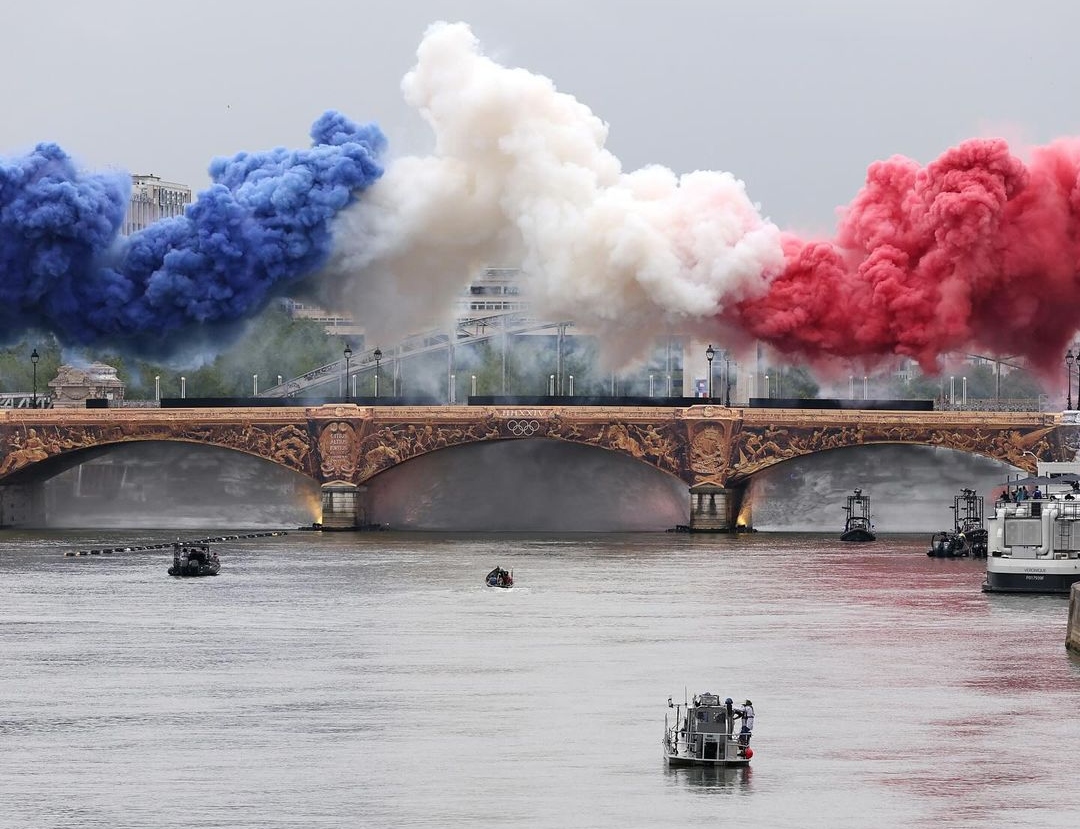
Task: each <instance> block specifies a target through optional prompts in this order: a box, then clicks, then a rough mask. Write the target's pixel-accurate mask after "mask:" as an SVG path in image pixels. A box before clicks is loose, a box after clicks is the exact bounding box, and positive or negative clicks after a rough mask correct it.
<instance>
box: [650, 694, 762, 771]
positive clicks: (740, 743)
mask: <svg viewBox="0 0 1080 829" xmlns="http://www.w3.org/2000/svg"><path fill="white" fill-rule="evenodd" d="M668 708H674V709H675V721H674V723H672V722H669V719H668V716H667V715H665V716H664V757H665V758H666V759H667V763H668V765H669V766H747V765H749V764H750V758H751V757H753V756H754V750H753V749H752V748H750V737H751V736H752V732H751V731H745V732H743V733H741V734H740V733H739V730H737V729H736V728H735V720H737V719H743V720H744V722H746V723H748V724H749V727H750V728H751V729H752V728H753V716H754V715H753V710H754V708H753V705H752V704H751V703H750V700H747V701H746V702H745V703H744V704H743V705H741V706H739V705H735V704H734V703H733V702H732V700H731V698H730V697H729V698H727V699H725V700H723V701H721V700H720V697H718V696H717V695H716V694H710V693H708V692H706V693H704V694H699V695H697V696H695V697H694V700H693V702H692V703H691V702H686V703H684V704H683V705H675V704H674V703H672V701H671V697H668ZM747 712H749V713H747ZM740 730H741V729H740Z"/></svg>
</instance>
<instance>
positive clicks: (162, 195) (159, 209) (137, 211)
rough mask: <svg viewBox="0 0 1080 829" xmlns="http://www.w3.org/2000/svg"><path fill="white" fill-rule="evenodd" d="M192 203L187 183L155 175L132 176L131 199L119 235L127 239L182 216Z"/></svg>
mask: <svg viewBox="0 0 1080 829" xmlns="http://www.w3.org/2000/svg"><path fill="white" fill-rule="evenodd" d="M189 204H191V188H190V187H188V186H187V185H186V184H175V183H174V182H171V181H162V180H161V179H160V178H158V177H157V176H132V177H131V199H130V200H129V201H128V211H127V215H126V216H125V217H124V225H123V228H122V232H123V233H124V235H125V236H129V235H131V234H132V233H135V232H136V231H138V230H142V229H143V228H146V227H149V226H150V225H152V224H153V223H154V222H156V221H158V220H159V219H168V218H170V217H171V216H182V215H183V214H184V208H186V207H187V206H188V205H189Z"/></svg>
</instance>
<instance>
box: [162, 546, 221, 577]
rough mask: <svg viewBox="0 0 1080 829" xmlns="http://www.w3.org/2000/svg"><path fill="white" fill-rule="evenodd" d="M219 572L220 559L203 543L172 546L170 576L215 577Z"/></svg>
mask: <svg viewBox="0 0 1080 829" xmlns="http://www.w3.org/2000/svg"><path fill="white" fill-rule="evenodd" d="M220 571H221V559H220V558H218V554H217V553H215V552H213V551H212V550H211V549H210V545H209V544H207V543H206V542H204V541H189V542H187V543H182V542H180V541H177V542H175V543H174V544H173V563H172V567H170V568H169V575H170V576H189V577H190V576H216V575H217V574H218V573H219V572H220Z"/></svg>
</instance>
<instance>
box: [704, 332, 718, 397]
mask: <svg viewBox="0 0 1080 829" xmlns="http://www.w3.org/2000/svg"><path fill="white" fill-rule="evenodd" d="M715 356H716V349H715V348H713V347H712V343H709V347H708V348H706V349H705V359H706V360H708V361H709V399H710V400H712V361H713V357H715Z"/></svg>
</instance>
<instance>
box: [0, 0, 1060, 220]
mask: <svg viewBox="0 0 1080 829" xmlns="http://www.w3.org/2000/svg"><path fill="white" fill-rule="evenodd" d="M438 20H448V21H459V20H460V21H464V22H466V23H468V24H470V25H471V27H472V29H473V31H474V33H475V34H476V36H477V37H478V38H479V40H480V43H481V44H482V48H483V49H484V51H485V53H486V54H488V55H489V56H491V57H493V58H494V59H496V60H498V61H499V62H500V63H503V64H504V65H507V66H518V67H521V68H524V69H526V70H528V71H529V72H532V73H535V74H542V75H546V76H548V77H550V78H551V79H552V80H553V81H554V82H555V84H556V86H557V87H558V89H559V90H560V91H562V92H566V93H569V94H571V95H573V96H575V97H576V98H577V99H578V100H580V101H581V102H582V103H584V104H586V105H587V106H588V107H590V108H591V109H592V111H593V112H594V113H595V114H596V115H598V116H599V117H600V118H601V119H603V120H604V121H606V122H607V123H608V124H609V127H610V133H609V139H608V148H609V149H610V150H611V151H612V152H614V153H615V154H616V155H617V156H619V158H620V159H621V160H622V163H623V166H624V169H626V170H632V169H636V168H638V167H641V166H643V165H646V164H654V163H655V164H662V165H664V166H667V167H670V168H672V169H673V170H675V171H676V172H678V173H683V172H689V171H692V170H695V169H708V170H728V171H730V172H732V173H734V174H735V175H736V176H737V177H739V178H741V179H742V180H744V181H745V182H746V184H747V187H748V191H749V194H750V196H751V198H752V199H753V200H754V201H756V202H758V203H759V204H760V205H761V208H762V212H763V213H764V214H765V215H766V216H768V217H770V218H772V219H773V220H774V221H776V222H777V223H778V224H780V225H781V226H782V227H784V228H786V229H790V230H794V231H798V232H800V233H809V232H818V231H821V232H826V231H829V230H831V229H832V227H833V221H834V218H833V217H834V215H835V210H836V208H837V207H838V206H839V205H842V204H845V203H847V202H848V201H849V200H850V199H851V198H852V196H854V194H855V192H856V191H857V189H858V188H859V186H860V185H861V183H862V181H863V178H864V175H865V171H866V167H867V165H868V164H869V163H870V162H872V161H874V160H875V159H881V158H887V157H888V156H890V155H893V154H897V153H899V154H903V155H907V156H910V157H912V158H914V159H916V160H918V161H920V162H923V163H925V162H928V161H930V160H932V159H933V158H935V157H936V156H937V155H938V154H939V153H940V152H941V151H943V150H945V149H946V148H947V147H949V146H951V145H952V144H955V143H957V142H958V141H961V140H963V139H964V138H968V137H974V136H988V135H1003V136H1005V137H1007V138H1009V139H1010V140H1011V141H1013V142H1016V143H1015V146H1016V147H1017V148H1018V149H1019V148H1021V147H1022V144H1023V143H1024V142H1027V143H1031V144H1041V143H1045V142H1047V141H1049V140H1052V139H1053V138H1055V137H1060V136H1065V135H1076V134H1080V108H1078V107H1077V105H1076V97H1075V92H1076V90H1077V87H1078V79H1080V49H1077V48H1076V44H1075V33H1076V32H1077V31H1080V3H1075V2H1066V0H1025V2H1011V0H1010V1H1008V2H1007V1H1006V0H999V2H976V0H936V2H934V1H932V0H906V1H905V2H902V3H895V2H894V3H878V2H873V1H872V0H864V1H863V2H858V1H857V0H814V2H803V1H802V0H775V1H774V2H769V1H768V0H757V1H756V2H754V3H747V2H740V3H734V2H723V0H699V1H698V2H693V0H662V2H661V0H588V2H586V0H541V1H540V2H538V1H537V0H528V1H527V2H525V1H523V0H471V1H470V0H460V2H451V1H450V0H446V2H439V1H438V0H408V1H407V2H399V3H373V2H360V1H359V0H347V1H343V0H322V1H321V2H320V0H307V2H305V3H299V2H282V1H281V0H259V2H228V1H227V0H186V2H183V3H167V4H166V3H160V2H154V0H94V2H81V0H80V2H74V0H72V2H65V1H64V0H61V1H60V2H57V3H52V4H42V3H41V2H40V0H35V2H29V1H28V0H5V3H4V7H3V29H4V35H3V49H2V50H0V76H2V77H3V78H4V82H3V92H2V95H3V116H2V119H0V155H2V156H11V155H15V154H17V153H20V152H23V151H25V150H27V149H29V148H30V147H32V146H33V145H34V144H35V143H37V142H39V141H55V142H58V143H60V144H61V145H62V146H63V147H64V148H65V149H66V150H67V151H68V152H69V153H70V154H72V155H73V156H75V157H76V158H77V159H78V160H79V162H80V163H81V164H83V165H84V166H86V167H88V168H93V169H97V168H102V167H118V168H121V169H124V170H126V171H129V172H133V173H153V174H155V175H158V176H161V177H162V178H165V179H169V180H174V181H180V182H184V183H187V184H190V185H191V186H192V187H193V188H195V189H196V190H198V189H201V188H202V187H203V186H205V185H206V184H207V182H208V179H207V175H206V168H207V165H208V163H209V161H210V160H211V159H212V158H213V157H215V156H219V155H231V154H233V153H235V152H239V151H243V150H263V149H268V148H271V147H274V146H283V145H284V146H305V145H306V144H307V143H308V142H307V131H308V129H309V127H310V126H311V123H312V122H313V121H314V120H315V118H316V117H318V115H319V114H320V113H321V112H323V111H324V110H326V109H337V110H340V111H341V112H343V113H345V114H346V115H348V116H349V117H351V118H353V119H355V120H358V121H368V120H373V121H376V122H377V123H379V125H380V126H381V127H382V128H383V130H384V131H385V132H386V134H387V136H388V138H389V141H390V147H391V152H392V153H415V152H426V151H427V150H428V149H429V148H430V135H429V133H428V129H427V127H426V126H425V125H424V124H423V123H422V122H421V121H420V119H419V117H417V115H416V114H415V113H414V112H412V111H411V110H410V109H409V108H408V107H407V106H406V105H405V104H404V102H403V100H402V96H401V92H400V82H401V78H402V76H403V75H404V73H405V72H406V71H408V70H409V69H410V68H411V66H412V65H413V63H414V61H415V52H416V48H417V46H418V45H419V43H420V40H421V38H422V36H423V34H424V31H425V29H426V28H427V26H428V25H429V24H431V23H433V22H435V21H438Z"/></svg>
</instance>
